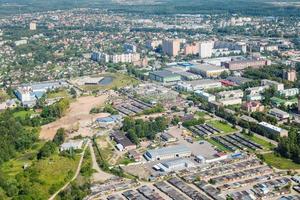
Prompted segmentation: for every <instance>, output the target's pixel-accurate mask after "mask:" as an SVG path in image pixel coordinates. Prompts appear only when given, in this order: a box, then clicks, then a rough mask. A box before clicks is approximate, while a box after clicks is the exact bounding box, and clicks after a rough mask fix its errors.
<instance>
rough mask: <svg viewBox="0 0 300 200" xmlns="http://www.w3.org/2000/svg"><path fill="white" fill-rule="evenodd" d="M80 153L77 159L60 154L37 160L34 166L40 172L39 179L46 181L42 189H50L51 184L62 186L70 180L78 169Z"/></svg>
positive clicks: (46, 190)
mask: <svg viewBox="0 0 300 200" xmlns="http://www.w3.org/2000/svg"><path fill="white" fill-rule="evenodd" d="M79 157H80V156H79V155H77V156H75V159H72V158H67V157H63V156H59V155H53V156H51V157H50V158H47V159H44V160H41V161H39V162H37V163H36V164H35V166H34V168H35V169H36V170H38V171H39V172H40V174H39V179H40V180H41V181H43V182H44V184H43V186H42V187H40V189H39V190H40V191H45V192H47V193H48V190H49V189H50V187H51V186H53V185H57V188H59V187H58V186H62V185H63V184H64V183H65V182H67V181H68V180H70V179H71V178H72V177H73V175H74V174H75V171H76V169H77V165H78V162H79Z"/></svg>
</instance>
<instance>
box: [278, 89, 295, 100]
mask: <svg viewBox="0 0 300 200" xmlns="http://www.w3.org/2000/svg"><path fill="white" fill-rule="evenodd" d="M278 94H279V95H281V96H284V97H285V98H287V97H293V96H296V95H298V94H299V89H298V88H290V89H285V90H280V91H279V92H278Z"/></svg>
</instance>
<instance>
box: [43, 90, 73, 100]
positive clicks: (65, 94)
mask: <svg viewBox="0 0 300 200" xmlns="http://www.w3.org/2000/svg"><path fill="white" fill-rule="evenodd" d="M69 96H70V95H69V93H68V92H67V91H66V90H60V91H58V92H49V93H47V97H48V98H50V99H51V98H58V97H62V98H68V97H69Z"/></svg>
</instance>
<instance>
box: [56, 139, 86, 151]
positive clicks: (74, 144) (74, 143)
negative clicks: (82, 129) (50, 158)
mask: <svg viewBox="0 0 300 200" xmlns="http://www.w3.org/2000/svg"><path fill="white" fill-rule="evenodd" d="M82 146H83V140H70V141H68V142H65V143H63V144H62V145H60V151H69V150H76V149H82Z"/></svg>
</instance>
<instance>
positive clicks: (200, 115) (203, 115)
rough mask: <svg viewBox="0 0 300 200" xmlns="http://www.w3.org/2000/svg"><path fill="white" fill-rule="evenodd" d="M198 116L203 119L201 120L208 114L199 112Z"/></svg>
mask: <svg viewBox="0 0 300 200" xmlns="http://www.w3.org/2000/svg"><path fill="white" fill-rule="evenodd" d="M196 115H197V116H199V117H201V118H204V117H205V116H206V115H207V114H206V113H205V112H201V111H197V112H196Z"/></svg>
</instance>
